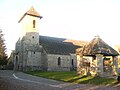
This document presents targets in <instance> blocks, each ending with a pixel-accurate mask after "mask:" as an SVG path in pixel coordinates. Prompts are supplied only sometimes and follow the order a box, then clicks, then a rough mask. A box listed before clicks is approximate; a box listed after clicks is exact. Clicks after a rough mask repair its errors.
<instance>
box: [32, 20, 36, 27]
mask: <svg viewBox="0 0 120 90" xmlns="http://www.w3.org/2000/svg"><path fill="white" fill-rule="evenodd" d="M35 23H36V22H35V20H33V28H35Z"/></svg>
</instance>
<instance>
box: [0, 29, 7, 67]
mask: <svg viewBox="0 0 120 90" xmlns="http://www.w3.org/2000/svg"><path fill="white" fill-rule="evenodd" d="M3 36H4V35H3V33H2V30H1V29H0V66H3V65H6V64H7V54H6V45H5V43H4V41H5V40H4V38H3Z"/></svg>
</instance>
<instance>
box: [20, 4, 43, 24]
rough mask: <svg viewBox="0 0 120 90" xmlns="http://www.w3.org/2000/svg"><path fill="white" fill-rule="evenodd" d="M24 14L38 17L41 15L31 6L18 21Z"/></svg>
mask: <svg viewBox="0 0 120 90" xmlns="http://www.w3.org/2000/svg"><path fill="white" fill-rule="evenodd" d="M26 15H30V16H34V17H38V18H40V19H41V18H42V16H41V15H40V14H39V13H38V12H37V11H36V10H35V9H34V7H33V6H32V7H31V8H30V9H29V10H28V11H27V12H26V13H25V14H24V15H23V16H22V17H21V19H20V20H19V21H18V22H20V21H21V20H22V19H23V18H24V17H25V16H26Z"/></svg>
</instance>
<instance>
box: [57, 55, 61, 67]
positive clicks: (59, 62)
mask: <svg viewBox="0 0 120 90" xmlns="http://www.w3.org/2000/svg"><path fill="white" fill-rule="evenodd" d="M60 65H61V58H60V57H58V66H60Z"/></svg>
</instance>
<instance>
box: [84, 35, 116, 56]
mask: <svg viewBox="0 0 120 90" xmlns="http://www.w3.org/2000/svg"><path fill="white" fill-rule="evenodd" d="M82 54H83V55H86V56H94V55H95V54H103V55H105V56H117V55H118V52H117V51H115V50H114V49H113V48H112V47H110V46H109V45H108V44H106V43H105V42H104V41H103V40H102V39H101V38H100V37H99V36H96V37H95V38H94V39H93V40H92V41H91V42H90V43H89V44H88V45H86V46H85V47H84V48H83V51H82Z"/></svg>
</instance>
